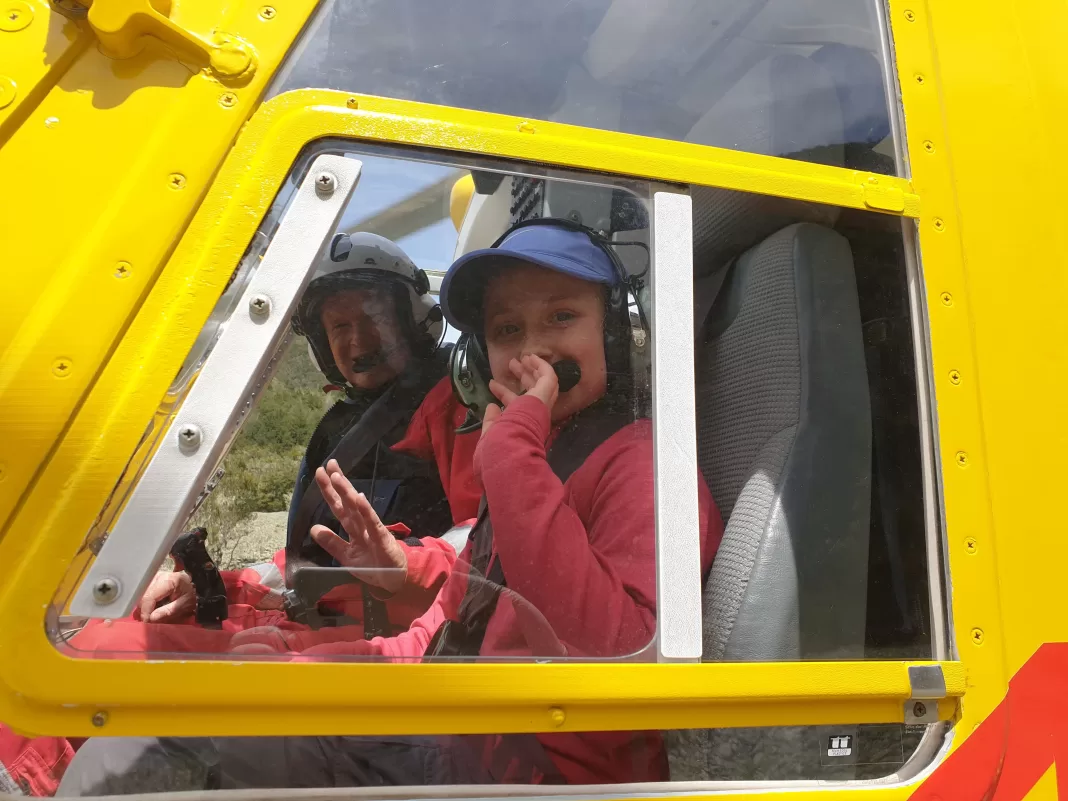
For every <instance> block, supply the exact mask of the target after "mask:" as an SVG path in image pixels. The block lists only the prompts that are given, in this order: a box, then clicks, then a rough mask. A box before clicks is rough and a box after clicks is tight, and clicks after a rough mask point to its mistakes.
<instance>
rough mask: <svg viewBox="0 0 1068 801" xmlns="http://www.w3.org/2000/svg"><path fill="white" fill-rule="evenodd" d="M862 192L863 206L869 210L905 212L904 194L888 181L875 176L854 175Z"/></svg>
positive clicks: (865, 174)
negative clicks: (858, 180) (857, 178)
mask: <svg viewBox="0 0 1068 801" xmlns="http://www.w3.org/2000/svg"><path fill="white" fill-rule="evenodd" d="M856 175H857V176H858V177H859V179H860V185H861V188H862V189H863V190H864V205H865V206H867V207H868V208H869V209H879V211H892V212H895V213H897V214H900V213H901V212H903V211H904V210H905V192H904V191H903V190H902V189H901V188H900V187H897V186H894V185H893V182H892V180H890V179H880V178H879V177H878V176H877V175H869V174H867V173H856Z"/></svg>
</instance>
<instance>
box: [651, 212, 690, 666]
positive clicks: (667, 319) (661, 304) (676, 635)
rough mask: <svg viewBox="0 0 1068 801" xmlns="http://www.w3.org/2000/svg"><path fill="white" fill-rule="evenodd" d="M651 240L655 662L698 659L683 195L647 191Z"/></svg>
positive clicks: (687, 243)
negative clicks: (656, 653)
mask: <svg viewBox="0 0 1068 801" xmlns="http://www.w3.org/2000/svg"><path fill="white" fill-rule="evenodd" d="M652 242H653V247H652V251H653V259H652V261H653V269H652V282H651V286H650V291H651V299H652V303H651V307H652V308H651V309H650V325H651V326H652V329H653V330H652V334H653V336H652V340H653V342H652V348H653V350H652V362H653V444H654V448H655V457H654V470H655V475H656V595H657V601H656V608H657V642H658V653H659V658H660V660H661V661H700V659H701V645H702V637H701V630H702V627H701V531H700V516H699V510H698V504H697V482H698V481H699V480H700V479H699V477H698V476H699V473H698V469H697V417H696V399H695V397H694V362H693V359H694V348H693V336H694V328H693V225H692V209H691V203H690V196H689V195H688V194H681V193H677V192H656V193H654V195H653V230H652Z"/></svg>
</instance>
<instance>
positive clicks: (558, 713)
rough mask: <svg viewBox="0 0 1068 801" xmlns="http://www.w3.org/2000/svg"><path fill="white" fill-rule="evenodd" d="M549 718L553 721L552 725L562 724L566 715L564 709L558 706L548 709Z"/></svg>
mask: <svg viewBox="0 0 1068 801" xmlns="http://www.w3.org/2000/svg"><path fill="white" fill-rule="evenodd" d="M549 720H551V721H552V722H553V725H554V726H563V725H564V721H565V720H567V715H565V714H564V710H562V709H561V708H560V707H558V706H554V707H553V708H552V709H550V710H549Z"/></svg>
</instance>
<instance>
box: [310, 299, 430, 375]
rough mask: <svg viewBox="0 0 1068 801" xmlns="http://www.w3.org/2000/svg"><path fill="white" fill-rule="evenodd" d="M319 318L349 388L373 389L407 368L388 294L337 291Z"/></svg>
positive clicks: (404, 347) (401, 336)
mask: <svg viewBox="0 0 1068 801" xmlns="http://www.w3.org/2000/svg"><path fill="white" fill-rule="evenodd" d="M319 316H320V320H321V322H322V324H323V329H324V330H325V331H326V339H327V342H329V343H330V352H331V353H332V354H333V356H334V363H335V364H336V365H337V366H338V369H339V370H340V371H341V374H342V375H343V376H345V380H346V381H348V382H349V383H350V384H352V386H354V387H357V388H359V389H377V388H378V387H381V386H383V385H385V384H387V383H388V382H390V381H392V380H393V379H394V378H396V377H397V376H398V375H400V374H401V373H402V372H404V369H405V368H406V367H407V366H408V360H409V359H410V358H411V355H412V354H411V348H410V347H409V345H408V341H407V338H406V337H405V336H404V332H403V330H402V329H401V325H400V320H399V319H398V316H397V309H396V304H395V302H394V299H393V296H392V294H390V293H389V292H388V291H386V290H383V289H347V290H345V291H344V292H338V293H337V294H336V295H332V296H330V297H329V298H327V299H326V301H325V302H324V303H323V306H322V309H321V311H320V312H319Z"/></svg>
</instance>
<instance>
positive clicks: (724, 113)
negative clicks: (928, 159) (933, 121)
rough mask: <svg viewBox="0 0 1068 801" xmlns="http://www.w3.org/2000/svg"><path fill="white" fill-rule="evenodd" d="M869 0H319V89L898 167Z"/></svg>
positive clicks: (299, 62)
mask: <svg viewBox="0 0 1068 801" xmlns="http://www.w3.org/2000/svg"><path fill="white" fill-rule="evenodd" d="M882 13H883V12H882V4H881V3H879V2H877V0H716V2H699V3H694V2H689V0H685V1H683V0H670V2H648V1H647V0H547V1H546V2H538V3H529V2H523V0H505V1H504V2H498V1H497V0H470V1H468V2H462V3H440V2H435V1H434V0H360V2H338V0H329V1H328V2H326V3H324V4H323V5H322V6H321V7H320V9H319V11H318V12H317V14H316V18H315V21H314V23H313V24H312V25H310V26H309V27H308V29H307V31H306V32H305V33H304V34H303V36H302V38H301V40H300V42H299V43H298V45H297V46H296V48H295V49H294V51H293V52H292V54H291V55H290V56H289V59H288V60H287V62H286V63H285V65H284V66H283V69H282V71H281V73H280V75H279V78H278V79H277V80H276V81H275V83H274V85H273V87H272V90H271V91H272V93H273V94H278V93H281V92H284V91H288V90H290V89H298V88H305V87H316V88H326V89H339V90H342V91H347V92H357V93H362V94H372V95H380V96H384V97H392V98H398V99H402V100H418V101H423V102H428V103H436V104H440V105H446V106H455V107H458V108H465V109H476V110H481V111H493V112H498V113H505V114H513V115H517V116H524V117H532V118H536V119H546V120H553V121H557V122H564V123H570V124H575V125H582V126H586V127H589V128H600V129H604V130H610V131H622V132H626V133H634V134H640V135H643V136H653V137H657V138H662V139H671V140H676V141H682V142H694V143H698V144H705V145H715V146H718V147H725V148H731V149H734V150H744V151H748V152H752V153H761V154H765V155H773V156H784V157H789V158H796V159H802V160H805V161H816V162H820V163H825V164H831V165H836V166H844V167H849V168H853V169H865V170H871V171H874V172H882V173H887V174H893V173H895V172H898V173H899V174H900V173H901V170H902V169H903V168H902V166H901V165H900V164H899V165H897V166H896V167H895V158H894V154H895V144H894V134H893V126H892V124H891V119H892V116H891V113H890V105H889V104H888V102H887V90H886V87H887V86H888V85H894V82H893V80H892V78H891V77H890V72H889V70H890V68H891V66H892V65H889V64H887V55H886V54H887V53H888V52H889V48H888V47H887V45H886V40H885V36H884V31H883V30H882V28H883V26H882V24H881V20H880V15H881V14H882Z"/></svg>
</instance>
